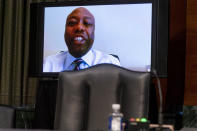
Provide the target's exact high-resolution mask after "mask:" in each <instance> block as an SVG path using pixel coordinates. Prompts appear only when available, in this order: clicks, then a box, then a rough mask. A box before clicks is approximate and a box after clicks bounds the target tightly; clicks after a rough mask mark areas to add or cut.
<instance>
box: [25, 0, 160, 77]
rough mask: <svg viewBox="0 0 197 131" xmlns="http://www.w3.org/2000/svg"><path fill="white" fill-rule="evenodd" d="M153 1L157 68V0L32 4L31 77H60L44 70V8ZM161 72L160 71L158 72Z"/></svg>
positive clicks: (153, 57)
mask: <svg viewBox="0 0 197 131" xmlns="http://www.w3.org/2000/svg"><path fill="white" fill-rule="evenodd" d="M138 3H152V39H151V70H152V69H156V67H157V65H156V60H157V51H158V49H157V48H158V43H157V19H158V18H157V10H158V3H157V0H91V1H64V2H41V3H32V4H31V5H30V45H29V67H28V75H29V76H30V77H58V74H59V72H43V51H44V8H45V7H62V6H85V5H120V4H138ZM158 74H159V73H158Z"/></svg>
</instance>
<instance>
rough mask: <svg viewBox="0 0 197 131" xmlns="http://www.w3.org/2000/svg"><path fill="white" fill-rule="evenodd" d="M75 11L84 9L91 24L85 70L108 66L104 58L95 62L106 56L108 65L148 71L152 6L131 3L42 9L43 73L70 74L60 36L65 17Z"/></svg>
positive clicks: (65, 51)
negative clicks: (90, 39) (90, 17)
mask: <svg viewBox="0 0 197 131" xmlns="http://www.w3.org/2000/svg"><path fill="white" fill-rule="evenodd" d="M77 8H85V9H87V10H88V11H89V12H90V13H91V14H92V15H93V17H94V22H95V28H94V40H93V44H92V47H91V48H90V49H89V51H92V50H93V53H92V54H91V53H89V51H88V53H86V54H88V55H89V56H86V54H84V57H85V58H86V60H87V63H88V65H89V66H86V68H87V67H91V66H92V65H94V64H102V63H110V62H111V60H107V58H105V59H106V60H103V61H102V60H100V61H99V60H98V59H103V58H102V57H106V56H107V57H110V59H114V60H115V61H116V62H111V63H112V64H114V63H117V60H118V62H119V64H117V65H119V66H121V67H124V68H127V69H130V70H136V71H148V72H149V71H150V70H151V47H152V3H135V4H120V5H118V4H117V5H88V6H65V7H63V6H61V7H45V10H44V51H43V60H44V62H43V63H44V64H43V72H61V71H64V70H71V68H69V65H68V64H71V63H72V62H71V60H73V59H74V58H73V56H72V55H71V54H72V53H71V52H69V51H70V50H69V51H68V47H67V43H66V42H65V39H66V38H64V37H67V35H66V36H65V35H64V34H65V29H66V28H67V26H66V21H67V17H68V16H69V14H71V12H72V11H74V10H76V9H77ZM81 39H83V37H82V38H81V36H79V37H77V38H76V40H78V41H82V40H81ZM103 54H104V55H103ZM92 55H95V56H92ZM68 56H71V57H72V58H68ZM89 57H90V59H89ZM97 57H98V58H97ZM81 58H83V56H82V57H81ZM112 61H113V60H112ZM67 62H68V63H67ZM69 62H70V63H69Z"/></svg>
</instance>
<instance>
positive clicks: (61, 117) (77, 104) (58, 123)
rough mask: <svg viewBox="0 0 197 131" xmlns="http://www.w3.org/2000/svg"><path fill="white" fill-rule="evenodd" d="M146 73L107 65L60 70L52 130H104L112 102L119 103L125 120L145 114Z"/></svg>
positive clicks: (147, 95) (146, 103) (148, 83)
mask: <svg viewBox="0 0 197 131" xmlns="http://www.w3.org/2000/svg"><path fill="white" fill-rule="evenodd" d="M149 86H150V73H147V72H136V71H130V70H127V69H124V68H121V67H119V66H115V65H111V64H101V65H96V66H93V67H91V68H88V69H85V70H80V71H78V72H73V71H70V72H69V71H68V72H61V73H60V75H59V87H58V89H57V101H56V115H55V124H54V127H55V129H63V130H69V131H70V130H71V131H72V130H106V129H107V125H108V117H109V114H110V113H111V112H112V107H111V106H112V104H114V103H120V104H121V111H122V113H123V114H124V118H125V119H129V118H130V117H146V118H147V117H148V109H149V107H148V106H149Z"/></svg>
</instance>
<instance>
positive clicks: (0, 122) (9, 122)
mask: <svg viewBox="0 0 197 131" xmlns="http://www.w3.org/2000/svg"><path fill="white" fill-rule="evenodd" d="M14 122H15V108H14V107H11V106H8V105H0V128H13V127H14Z"/></svg>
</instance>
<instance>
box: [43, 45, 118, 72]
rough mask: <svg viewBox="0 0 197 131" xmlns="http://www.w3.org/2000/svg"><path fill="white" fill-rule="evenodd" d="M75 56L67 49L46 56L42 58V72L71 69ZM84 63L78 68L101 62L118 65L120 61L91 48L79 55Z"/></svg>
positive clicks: (73, 65)
mask: <svg viewBox="0 0 197 131" xmlns="http://www.w3.org/2000/svg"><path fill="white" fill-rule="evenodd" d="M76 59H77V58H75V57H73V56H72V55H71V54H70V53H69V52H68V51H66V52H61V53H58V54H55V55H51V56H48V57H47V58H46V59H45V60H44V64H43V72H61V71H64V70H73V69H74V67H75V64H73V61H75V60H76ZM81 59H82V60H84V63H82V64H81V65H80V69H85V68H88V67H90V66H93V65H96V64H102V63H109V64H115V65H118V66H120V62H119V60H118V59H117V58H115V57H114V56H112V55H108V54H106V53H103V52H101V51H98V50H95V49H91V50H89V51H88V53H86V54H85V55H84V56H82V57H81Z"/></svg>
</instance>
